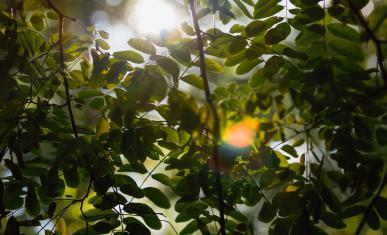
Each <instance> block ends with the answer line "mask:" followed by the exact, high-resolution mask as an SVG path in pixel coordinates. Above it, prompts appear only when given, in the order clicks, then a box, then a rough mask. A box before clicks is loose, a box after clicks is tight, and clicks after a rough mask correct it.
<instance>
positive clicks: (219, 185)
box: [190, 0, 226, 235]
mask: <svg viewBox="0 0 387 235" xmlns="http://www.w3.org/2000/svg"><path fill="white" fill-rule="evenodd" d="M190 8H191V12H192V19H193V23H194V26H195V32H196V39H197V47H198V51H199V60H200V74H201V77H202V79H203V85H204V91H205V95H206V100H207V104H208V105H209V107H210V109H211V111H212V114H213V115H214V130H213V135H214V140H215V141H214V147H213V157H214V159H213V160H214V164H215V178H216V185H215V186H216V191H217V194H218V203H219V217H220V221H219V225H220V234H222V235H226V221H225V218H224V208H225V204H224V199H223V186H222V176H221V169H220V161H219V146H218V143H219V140H220V126H219V125H220V122H219V115H218V113H217V110H216V108H215V105H214V103H213V102H212V99H211V91H210V86H209V82H208V76H207V67H206V58H205V54H204V44H203V38H202V35H201V30H200V26H199V19H198V16H197V14H196V9H195V1H194V0H190Z"/></svg>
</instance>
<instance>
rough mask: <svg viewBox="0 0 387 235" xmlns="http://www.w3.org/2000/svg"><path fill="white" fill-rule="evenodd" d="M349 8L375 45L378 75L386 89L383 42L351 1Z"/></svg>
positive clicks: (386, 74) (386, 78)
mask: <svg viewBox="0 0 387 235" xmlns="http://www.w3.org/2000/svg"><path fill="white" fill-rule="evenodd" d="M347 2H348V5H349V8H350V9H351V11H352V12H353V13H354V14H355V16H356V18H357V19H358V21H359V23H360V24H361V26H362V27H363V28H364V30H365V31H366V33H367V36H368V37H369V38H370V39H371V41H372V42H373V43H374V44H375V47H376V56H377V60H378V64H379V69H380V73H381V74H382V78H383V80H384V87H385V88H387V73H386V69H385V68H384V56H383V50H382V44H383V43H384V42H383V41H381V40H379V38H377V37H376V35H375V33H374V32H373V31H372V29H371V28H370V26H369V25H368V23H367V21H366V20H365V19H364V16H363V15H362V14H361V12H360V10H359V9H358V8H357V6H356V4H355V3H354V2H353V1H352V0H347Z"/></svg>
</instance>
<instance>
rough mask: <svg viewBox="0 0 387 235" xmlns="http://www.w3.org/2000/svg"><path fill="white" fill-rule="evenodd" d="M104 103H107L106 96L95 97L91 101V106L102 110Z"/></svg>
mask: <svg viewBox="0 0 387 235" xmlns="http://www.w3.org/2000/svg"><path fill="white" fill-rule="evenodd" d="M104 105H105V98H102V97H99V98H95V99H93V100H92V101H91V102H90V103H89V106H90V108H92V109H95V110H100V109H102V107H103V106H104Z"/></svg>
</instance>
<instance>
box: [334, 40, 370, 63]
mask: <svg viewBox="0 0 387 235" xmlns="http://www.w3.org/2000/svg"><path fill="white" fill-rule="evenodd" d="M328 45H329V47H330V48H331V49H332V50H334V51H335V52H337V53H338V54H340V55H342V56H345V57H347V58H348V59H350V60H354V61H363V60H364V56H363V52H362V51H361V49H360V47H359V46H358V45H357V44H353V43H350V42H348V41H344V40H339V39H337V40H334V41H330V42H328Z"/></svg>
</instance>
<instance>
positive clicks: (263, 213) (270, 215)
mask: <svg viewBox="0 0 387 235" xmlns="http://www.w3.org/2000/svg"><path fill="white" fill-rule="evenodd" d="M276 214H277V212H276V210H274V208H273V207H272V206H271V205H270V204H269V203H268V202H264V203H263V205H262V208H261V210H260V211H259V214H258V219H259V220H260V221H262V222H264V223H269V222H270V221H272V220H273V219H274V217H275V216H276Z"/></svg>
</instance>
